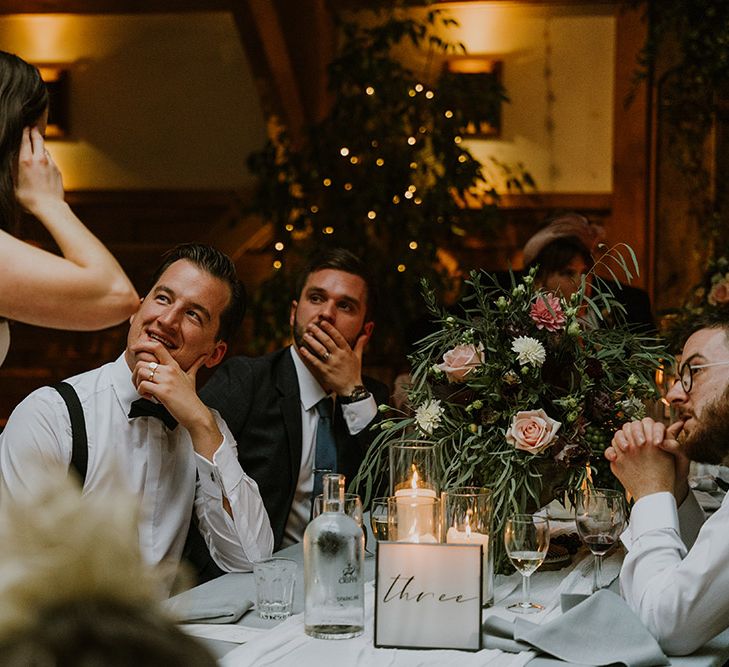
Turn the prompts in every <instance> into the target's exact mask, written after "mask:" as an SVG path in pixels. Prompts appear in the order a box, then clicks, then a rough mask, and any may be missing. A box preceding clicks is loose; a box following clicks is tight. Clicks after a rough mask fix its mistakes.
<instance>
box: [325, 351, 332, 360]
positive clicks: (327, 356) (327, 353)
mask: <svg viewBox="0 0 729 667" xmlns="http://www.w3.org/2000/svg"><path fill="white" fill-rule="evenodd" d="M331 356H332V355H331V354H330V353H329V352H325V353H324V355H323V358H324V362H325V363H326V362H327V361H329V357H331Z"/></svg>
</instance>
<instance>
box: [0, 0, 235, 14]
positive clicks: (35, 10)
mask: <svg viewBox="0 0 729 667" xmlns="http://www.w3.org/2000/svg"><path fill="white" fill-rule="evenodd" d="M233 4H237V3H235V2H233V0H60V1H59V0H0V14H159V13H178V12H214V11H230V10H231V7H232V5H233Z"/></svg>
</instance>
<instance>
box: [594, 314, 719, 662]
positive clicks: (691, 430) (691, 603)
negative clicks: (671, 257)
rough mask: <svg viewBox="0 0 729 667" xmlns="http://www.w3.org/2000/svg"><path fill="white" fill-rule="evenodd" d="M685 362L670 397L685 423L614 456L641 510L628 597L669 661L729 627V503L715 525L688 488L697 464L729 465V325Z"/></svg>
mask: <svg viewBox="0 0 729 667" xmlns="http://www.w3.org/2000/svg"><path fill="white" fill-rule="evenodd" d="M681 358H682V363H681V366H680V368H679V379H678V380H677V381H676V383H675V384H674V385H673V387H672V388H671V390H670V391H669V392H668V396H667V397H668V399H669V400H670V401H671V403H672V405H673V406H674V407H675V408H676V409H677V411H678V415H679V419H678V421H676V422H675V423H673V424H671V425H670V426H669V427H666V426H664V425H663V424H661V423H658V422H656V421H654V420H652V419H650V418H645V419H643V420H641V421H635V422H630V423H627V424H625V425H624V426H623V428H622V429H621V430H620V431H618V432H617V433H616V434H615V436H614V437H613V441H612V446H611V447H609V448H608V449H607V451H606V452H605V456H606V458H607V459H608V460H609V461H610V462H611V466H610V467H611V469H612V471H613V473H614V474H615V476H616V477H617V478H618V479H619V480H620V481H621V483H622V484H623V486H625V488H626V489H627V490H628V491H629V492H630V493H631V494H632V496H633V497H634V498H635V500H636V503H635V506H634V507H633V511H632V513H631V517H630V526H629V527H628V529H627V530H626V532H625V533H624V535H623V537H622V540H623V542H624V544H625V545H626V547H627V549H628V554H627V556H626V557H625V561H624V563H623V567H622V570H621V573H620V588H621V592H622V595H623V597H624V598H625V600H626V601H627V602H628V604H629V605H630V606H631V608H632V609H633V610H634V611H635V612H636V613H637V614H638V615H639V616H640V618H641V620H642V621H643V623H644V624H645V626H646V627H647V628H648V629H649V630H650V631H651V633H652V634H653V635H654V636H655V637H656V639H658V641H659V643H660V644H661V646H662V648H663V649H664V651H666V653H668V654H669V655H686V654H688V653H692V652H693V651H695V650H696V649H697V648H699V647H700V646H702V645H703V644H705V643H706V642H707V641H709V640H710V639H711V638H712V637H714V636H715V635H716V634H718V633H719V632H721V631H723V630H725V629H726V628H728V627H729V566H728V565H727V564H728V563H729V497H725V499H724V501H723V502H722V505H721V507H720V508H719V509H718V510H717V511H716V512H715V513H714V514H713V515H712V516H711V517H710V518H709V519H707V520H705V517H704V515H703V512H702V510H701V508H700V507H699V505H698V503H697V501H696V498H695V497H694V495H693V493H691V492H690V489H689V486H688V481H687V480H688V470H689V463H690V462H691V461H698V462H701V463H711V464H719V463H721V462H722V461H723V460H724V459H725V457H727V455H729V319H727V320H725V321H721V322H703V323H697V326H696V327H695V328H694V333H692V334H691V335H690V336H689V337H688V339H687V340H686V342H685V344H684V348H683V354H682V357H681Z"/></svg>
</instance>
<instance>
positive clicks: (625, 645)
mask: <svg viewBox="0 0 729 667" xmlns="http://www.w3.org/2000/svg"><path fill="white" fill-rule="evenodd" d="M572 602H575V600H574V599H573V596H569V598H568V599H567V600H565V603H566V605H565V606H569V604H570V603H572ZM484 632H485V634H486V637H484V642H485V643H486V645H487V647H489V648H501V649H502V650H511V651H512V652H514V651H524V650H528V649H535V648H536V649H538V650H540V651H542V652H544V653H547V654H549V655H551V656H553V657H556V658H559V659H560V660H564V661H565V662H570V663H576V664H580V665H595V666H602V665H612V664H622V665H626V666H627V667H647V666H649V665H668V664H670V663H669V661H668V658H666V656H665V654H664V653H663V651H661V647H660V646H659V645H658V642H657V641H656V640H655V639H654V638H653V636H652V635H651V634H650V633H649V632H648V630H646V629H645V627H644V626H643V624H642V623H641V622H640V619H639V618H638V617H637V616H636V615H635V614H634V613H633V612H632V611H631V610H630V608H629V607H628V605H627V604H625V601H624V600H623V599H622V598H621V597H620V596H618V595H615V593H612V592H611V591H607V590H601V591H598V592H597V593H595V594H594V595H590V596H589V597H587V598H586V599H585V600H583V601H582V602H580V603H579V604H576V605H575V606H573V607H571V608H570V609H568V610H567V611H566V612H565V613H563V614H562V615H561V616H559V617H558V618H556V619H554V620H553V621H551V622H549V623H545V624H544V625H536V624H535V623H530V622H529V621H527V620H525V619H523V618H517V619H516V620H515V621H514V623H513V624H509V623H508V621H507V622H504V621H503V619H496V618H494V617H490V618H488V619H487V620H486V622H485V623H484ZM495 643H498V644H500V645H499V646H496V645H495ZM507 647H511V648H507Z"/></svg>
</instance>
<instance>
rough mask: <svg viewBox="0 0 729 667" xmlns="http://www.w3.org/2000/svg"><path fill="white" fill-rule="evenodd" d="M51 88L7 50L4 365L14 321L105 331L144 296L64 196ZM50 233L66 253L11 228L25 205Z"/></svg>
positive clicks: (2, 152) (1, 167)
mask: <svg viewBox="0 0 729 667" xmlns="http://www.w3.org/2000/svg"><path fill="white" fill-rule="evenodd" d="M47 119H48V92H47V90H46V87H45V84H44V83H43V80H42V79H41V76H40V73H39V72H38V70H37V69H36V68H35V67H33V66H32V65H29V64H28V63H26V62H25V61H24V60H22V59H21V58H18V57H17V56H15V55H13V54H10V53H6V52H4V51H0V364H1V363H2V361H3V359H4V358H5V354H6V352H7V348H8V346H9V343H10V340H9V330H8V324H7V320H8V319H11V320H18V321H20V322H26V323H28V324H34V325H37V326H43V327H52V328H55V329H73V330H79V331H84V330H93V329H103V328H105V327H109V326H112V325H114V324H118V323H119V322H122V321H123V320H125V319H126V318H128V317H129V316H130V315H131V314H132V313H133V312H134V311H135V310H136V308H137V306H138V305H139V297H138V296H137V293H136V291H135V290H134V287H133V286H132V284H131V282H130V281H129V279H128V278H127V277H126V275H125V274H124V271H122V269H121V267H120V266H119V264H118V263H117V261H116V260H115V259H114V257H113V256H112V255H111V253H110V252H109V251H108V250H107V249H106V248H105V247H104V245H103V244H102V243H101V242H100V241H99V240H98V239H97V238H96V237H95V236H94V235H93V234H92V233H91V232H90V231H89V230H88V229H87V228H86V227H85V226H84V225H83V224H82V223H81V221H80V220H79V219H78V218H77V217H76V216H75V215H74V214H73V212H72V211H71V209H70V208H69V206H68V204H67V203H66V202H65V201H64V196H63V183H62V180H61V174H60V172H59V171H58V168H57V167H56V165H55V163H54V162H53V159H52V158H51V156H50V154H49V153H48V151H47V150H46V147H45V142H44V140H43V134H44V132H45V129H46V122H47ZM23 209H24V210H26V211H28V212H29V213H31V214H32V215H34V216H35V217H36V218H37V219H38V220H39V221H40V222H41V224H42V225H43V226H44V227H45V228H46V229H47V230H48V231H49V232H50V234H51V236H52V237H53V239H54V240H55V242H56V243H57V245H58V247H59V249H60V251H61V256H59V255H55V254H53V253H50V252H46V251H45V250H42V249H40V248H37V247H35V246H33V245H31V244H29V243H25V242H24V241H21V240H20V239H18V238H16V237H15V236H13V235H12V234H11V233H10V230H12V229H13V228H14V227H15V226H16V225H17V223H18V222H19V219H20V212H21V210H23Z"/></svg>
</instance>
